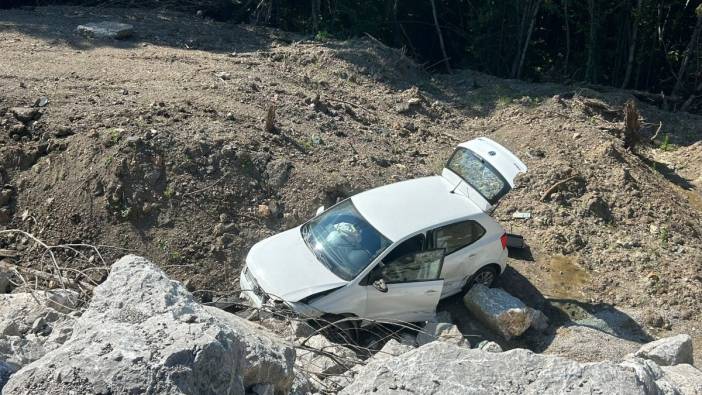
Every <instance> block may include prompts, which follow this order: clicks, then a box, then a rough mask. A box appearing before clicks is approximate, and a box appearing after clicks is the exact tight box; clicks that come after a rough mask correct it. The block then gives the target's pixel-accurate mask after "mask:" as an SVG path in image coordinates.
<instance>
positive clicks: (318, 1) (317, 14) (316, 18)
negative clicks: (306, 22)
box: [311, 0, 322, 33]
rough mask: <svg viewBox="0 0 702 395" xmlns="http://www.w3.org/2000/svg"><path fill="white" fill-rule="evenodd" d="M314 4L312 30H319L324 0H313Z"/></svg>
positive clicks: (312, 3)
mask: <svg viewBox="0 0 702 395" xmlns="http://www.w3.org/2000/svg"><path fill="white" fill-rule="evenodd" d="M311 5H312V30H314V32H315V33H317V32H319V23H320V20H321V19H322V17H321V14H322V0H311Z"/></svg>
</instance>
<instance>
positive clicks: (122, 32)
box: [76, 22, 134, 40]
mask: <svg viewBox="0 0 702 395" xmlns="http://www.w3.org/2000/svg"><path fill="white" fill-rule="evenodd" d="M76 32H77V33H78V34H80V35H83V36H85V37H90V38H112V39H117V40H121V39H125V38H129V37H131V36H132V35H133V34H134V27H133V26H132V25H129V24H126V23H119V22H99V23H86V24H85V25H78V27H77V28H76Z"/></svg>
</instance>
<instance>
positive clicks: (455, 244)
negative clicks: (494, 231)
mask: <svg viewBox="0 0 702 395" xmlns="http://www.w3.org/2000/svg"><path fill="white" fill-rule="evenodd" d="M484 234H485V228H483V227H482V226H481V225H480V224H479V223H478V222H477V221H472V220H468V221H462V222H456V223H455V224H450V225H446V226H442V227H441V228H438V229H435V230H434V231H433V232H432V242H433V243H432V246H433V248H445V249H446V255H448V254H451V253H453V252H456V251H458V250H460V249H462V248H464V247H466V246H468V245H470V244H473V243H475V242H476V241H478V240H479V239H480V238H481V237H483V235H484Z"/></svg>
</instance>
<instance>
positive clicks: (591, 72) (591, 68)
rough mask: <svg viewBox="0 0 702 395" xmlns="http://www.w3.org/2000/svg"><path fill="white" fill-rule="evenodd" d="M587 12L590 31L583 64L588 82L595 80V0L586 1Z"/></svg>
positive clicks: (597, 23) (596, 25)
mask: <svg viewBox="0 0 702 395" xmlns="http://www.w3.org/2000/svg"><path fill="white" fill-rule="evenodd" d="M587 12H588V14H589V16H590V31H589V33H588V45H587V64H586V65H585V80H586V81H587V82H590V83H596V82H597V47H598V46H597V29H598V25H599V20H598V19H597V9H596V8H595V0H588V1H587Z"/></svg>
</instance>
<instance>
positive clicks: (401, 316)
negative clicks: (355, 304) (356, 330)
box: [365, 249, 444, 322]
mask: <svg viewBox="0 0 702 395" xmlns="http://www.w3.org/2000/svg"><path fill="white" fill-rule="evenodd" d="M443 258H444V250H443V249H435V250H429V251H419V252H411V253H408V254H405V255H402V256H399V257H396V258H394V259H392V260H390V261H388V262H379V263H378V265H377V266H376V267H375V268H374V269H373V270H371V272H370V274H369V277H368V280H367V281H366V285H365V288H366V317H367V318H371V319H378V320H389V321H405V322H416V321H426V320H430V319H432V318H433V317H434V315H435V313H436V306H437V304H438V303H439V299H440V297H441V290H442V289H443V285H444V281H443V280H442V279H441V277H440V276H441V267H442V265H443ZM377 280H381V281H383V282H384V283H385V284H384V285H385V289H384V290H383V289H382V288H381V289H379V288H378V287H377V284H375V285H374V282H375V281H377Z"/></svg>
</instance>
